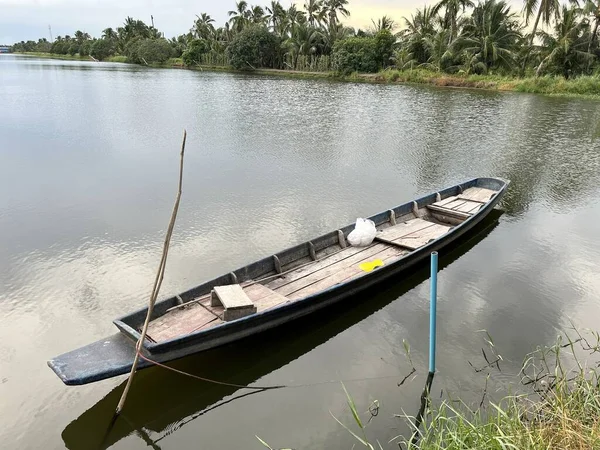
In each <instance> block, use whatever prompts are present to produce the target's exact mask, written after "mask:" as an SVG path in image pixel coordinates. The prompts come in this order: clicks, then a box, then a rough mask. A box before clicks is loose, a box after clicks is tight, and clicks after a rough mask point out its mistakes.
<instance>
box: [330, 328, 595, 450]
mask: <svg viewBox="0 0 600 450" xmlns="http://www.w3.org/2000/svg"><path fill="white" fill-rule="evenodd" d="M575 333H576V335H575V336H573V337H569V335H568V334H566V333H565V334H563V335H559V337H558V339H557V341H556V344H554V345H553V346H551V347H544V348H538V349H537V350H536V351H534V352H533V353H531V354H529V355H527V358H526V359H525V361H524V363H523V366H522V368H521V370H520V372H519V373H518V374H517V375H516V376H515V378H516V379H518V386H516V387H515V386H514V385H511V386H509V388H508V390H509V391H512V390H513V389H514V390H515V391H517V392H518V393H517V394H510V395H508V396H506V397H504V398H502V399H500V400H499V401H498V402H494V400H493V399H490V398H489V396H490V395H493V393H491V389H490V390H489V391H488V389H489V388H490V386H489V383H490V380H491V377H493V376H494V372H495V369H496V368H497V370H498V373H500V364H501V363H502V361H503V359H502V357H500V356H499V355H497V354H495V353H494V356H495V357H496V359H495V360H494V362H492V363H489V362H488V365H487V366H485V367H484V368H483V369H486V372H487V377H486V381H485V387H484V388H483V393H482V399H481V402H480V403H479V405H478V406H477V407H475V408H474V409H473V408H472V407H470V406H469V405H467V404H466V403H464V402H462V401H461V400H460V399H459V398H449V399H448V400H444V401H442V402H441V403H439V404H436V403H437V402H436V401H435V400H431V401H430V405H429V408H426V410H425V414H424V417H423V422H422V425H421V427H420V429H419V431H418V432H415V433H414V434H413V435H412V436H409V437H408V438H406V437H398V438H396V439H394V440H393V441H398V443H399V444H400V448H406V449H407V450H437V449H440V448H445V449H463V448H476V449H498V450H501V449H507V448H512V449H523V450H542V449H560V450H570V449H598V448H600V385H599V383H600V379H599V375H600V373H599V372H598V369H597V368H598V367H599V366H598V364H599V362H598V360H597V358H593V355H594V354H596V353H597V352H598V351H600V335H599V334H598V333H596V332H591V331H587V332H585V334H581V333H579V332H577V331H576V330H575ZM490 342H491V341H490ZM492 347H493V345H492ZM484 355H485V353H484ZM486 361H488V360H487V358H486ZM496 364H497V365H496ZM434 383H435V382H434ZM344 391H345V388H344ZM345 393H346V395H347V397H348V407H349V409H350V410H351V412H352V416H353V417H354V420H355V427H358V433H354V432H352V431H350V427H347V426H346V425H344V424H342V423H341V422H340V423H341V424H342V426H343V427H344V428H345V429H346V430H348V431H349V432H350V433H352V435H353V436H354V437H355V438H356V439H357V440H358V441H359V442H360V443H362V444H363V445H364V446H365V447H366V448H370V449H375V448H377V447H378V446H377V445H375V444H374V443H369V437H368V433H367V429H366V426H365V425H364V422H363V420H361V418H360V413H359V412H358V410H357V409H356V406H355V404H354V401H353V400H352V398H351V397H350V395H349V394H348V392H347V391H345ZM334 417H335V416H334ZM397 417H400V418H403V419H406V420H407V421H408V423H409V424H410V427H411V428H412V429H415V427H414V424H415V423H416V422H417V420H416V418H415V417H411V416H406V415H397ZM336 420H337V419H336ZM338 422H339V421H338ZM361 436H362V437H361ZM371 441H372V440H371ZM375 442H376V443H377V444H379V441H377V440H376V441H375Z"/></svg>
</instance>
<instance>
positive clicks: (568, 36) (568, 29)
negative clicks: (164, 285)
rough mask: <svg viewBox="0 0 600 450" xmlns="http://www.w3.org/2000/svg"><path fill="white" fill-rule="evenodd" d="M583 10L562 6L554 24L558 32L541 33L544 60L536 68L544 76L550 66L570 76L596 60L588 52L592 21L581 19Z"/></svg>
mask: <svg viewBox="0 0 600 450" xmlns="http://www.w3.org/2000/svg"><path fill="white" fill-rule="evenodd" d="M580 13H581V10H580V9H579V8H568V7H567V6H564V5H563V6H562V8H561V9H560V13H559V15H558V18H557V20H556V25H555V26H554V33H553V34H549V33H546V32H545V31H542V32H540V33H539V35H540V37H541V39H542V47H541V53H542V57H543V59H542V62H540V64H539V66H538V67H537V70H536V75H538V76H539V75H541V73H542V72H544V71H545V70H548V69H550V70H551V71H552V70H554V71H556V72H558V73H560V74H561V75H562V76H563V77H565V78H569V77H570V76H571V75H572V74H573V73H574V72H576V71H581V69H582V67H584V66H585V65H587V64H588V63H589V61H591V60H592V59H593V55H591V54H590V53H588V52H587V51H586V47H587V45H588V40H587V39H586V37H587V33H588V32H589V24H588V22H587V20H586V19H583V20H581V21H579V20H578V19H579V15H580Z"/></svg>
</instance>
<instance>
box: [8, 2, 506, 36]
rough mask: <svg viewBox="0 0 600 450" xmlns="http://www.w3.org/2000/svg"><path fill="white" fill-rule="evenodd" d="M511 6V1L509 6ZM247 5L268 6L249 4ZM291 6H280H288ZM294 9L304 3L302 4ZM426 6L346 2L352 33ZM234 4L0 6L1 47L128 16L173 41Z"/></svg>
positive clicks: (93, 29) (98, 27)
mask: <svg viewBox="0 0 600 450" xmlns="http://www.w3.org/2000/svg"><path fill="white" fill-rule="evenodd" d="M513 1H514V0H513ZM249 3H251V4H260V5H263V6H264V5H266V4H268V3H270V2H268V1H262V0H256V1H252V0H250V1H249ZM290 3H291V0H282V1H281V4H282V5H284V6H286V5H289V4H290ZM297 3H300V4H302V3H304V2H303V0H301V1H298V2H297ZM424 3H432V2H431V1H430V2H426V1H425V0H350V3H349V5H350V8H349V9H350V13H351V17H350V18H349V19H348V20H346V22H347V23H348V24H349V25H352V26H354V27H363V28H365V27H368V26H369V25H370V24H371V19H372V18H378V17H381V16H382V15H384V14H387V15H388V16H391V17H392V18H393V19H395V20H396V21H397V22H400V20H401V18H402V16H405V15H410V14H411V13H412V11H414V9H415V8H417V7H421V6H423V4H424ZM234 5H235V0H0V44H12V43H14V42H18V41H21V40H28V39H34V40H37V38H39V37H46V38H49V33H48V25H51V26H52V34H53V35H54V36H58V35H63V36H64V35H65V34H71V35H72V34H73V32H74V31H75V30H77V29H81V30H83V31H87V32H88V33H90V34H91V35H92V36H99V35H100V33H101V31H102V30H103V29H104V28H106V27H113V28H116V27H117V26H120V25H121V23H122V22H123V19H124V18H125V17H126V16H132V17H134V18H136V19H138V18H139V19H142V20H144V21H145V22H146V23H150V15H151V14H152V15H153V16H154V23H155V25H156V27H157V28H158V29H160V30H161V31H163V32H164V33H165V36H166V37H171V36H174V35H178V34H181V33H184V32H186V31H187V30H188V29H189V28H190V27H191V25H192V22H193V19H194V17H195V14H200V13H201V12H206V13H208V14H210V15H211V16H212V17H213V18H214V19H215V20H216V21H217V24H219V25H221V24H222V23H223V22H224V21H225V20H226V19H227V11H228V10H230V9H233V7H234Z"/></svg>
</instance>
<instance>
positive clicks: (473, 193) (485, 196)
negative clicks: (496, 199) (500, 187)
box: [462, 188, 496, 202]
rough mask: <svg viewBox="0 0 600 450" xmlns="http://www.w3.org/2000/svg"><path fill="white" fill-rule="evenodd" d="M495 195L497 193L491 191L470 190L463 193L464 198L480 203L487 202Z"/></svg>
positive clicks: (482, 189) (483, 189) (481, 189)
mask: <svg viewBox="0 0 600 450" xmlns="http://www.w3.org/2000/svg"><path fill="white" fill-rule="evenodd" d="M495 193H496V191H492V190H491V189H485V188H469V189H466V190H465V191H464V192H463V193H462V196H463V197H466V198H469V199H472V200H477V201H480V202H487V201H488V200H489V199H490V198H491V197H492V195H494V194H495Z"/></svg>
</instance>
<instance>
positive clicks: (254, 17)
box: [249, 6, 269, 25]
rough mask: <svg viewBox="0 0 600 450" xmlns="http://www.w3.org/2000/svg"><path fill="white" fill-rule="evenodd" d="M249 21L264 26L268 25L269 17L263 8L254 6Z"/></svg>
mask: <svg viewBox="0 0 600 450" xmlns="http://www.w3.org/2000/svg"><path fill="white" fill-rule="evenodd" d="M249 19H250V22H251V23H254V24H259V25H264V24H266V23H267V21H268V19H269V16H265V10H264V9H263V8H262V7H261V6H253V7H252V8H251V9H250V17H249Z"/></svg>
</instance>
